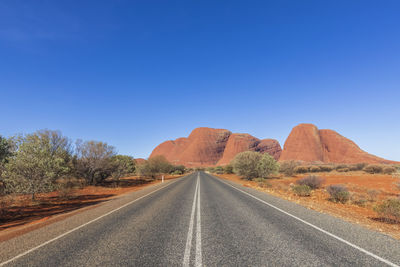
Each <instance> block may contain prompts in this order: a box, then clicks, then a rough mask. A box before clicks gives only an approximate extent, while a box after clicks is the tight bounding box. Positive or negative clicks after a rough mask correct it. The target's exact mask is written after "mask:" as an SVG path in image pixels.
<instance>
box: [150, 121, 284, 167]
mask: <svg viewBox="0 0 400 267" xmlns="http://www.w3.org/2000/svg"><path fill="white" fill-rule="evenodd" d="M248 150H251V151H259V152H261V153H269V154H271V155H272V156H274V157H275V158H276V159H278V158H279V155H280V153H281V150H282V149H281V146H280V144H279V142H278V141H276V140H273V139H265V140H260V139H258V138H255V137H253V136H251V135H249V134H232V133H231V132H230V131H228V130H224V129H212V128H206V127H201V128H197V129H194V130H193V131H192V133H191V134H190V135H189V137H188V138H178V139H176V140H173V141H172V140H170V141H166V142H164V143H162V144H160V145H159V146H157V147H156V148H155V149H154V150H153V152H152V153H151V155H150V157H154V156H156V155H163V156H165V157H166V159H167V160H168V161H170V162H171V163H173V164H183V165H185V166H188V167H197V166H214V165H226V164H229V162H230V161H231V160H232V159H233V158H234V157H235V156H236V154H237V153H240V152H243V151H248Z"/></svg>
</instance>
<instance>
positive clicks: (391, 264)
mask: <svg viewBox="0 0 400 267" xmlns="http://www.w3.org/2000/svg"><path fill="white" fill-rule="evenodd" d="M210 176H211V175H210ZM211 177H213V176H211ZM214 179H216V180H218V181H220V182H222V183H224V184H226V185H229V186H230V187H233V188H234V189H236V190H237V191H239V192H242V193H243V194H246V195H248V196H250V197H252V198H254V199H256V200H258V201H260V202H262V203H264V204H265V205H267V206H270V207H271V208H273V209H276V210H277V211H280V212H282V213H284V214H286V215H288V216H290V217H292V218H294V219H296V220H298V221H300V222H302V223H304V224H306V225H308V226H310V227H312V228H314V229H316V230H318V231H320V232H322V233H324V234H326V235H328V236H330V237H333V238H335V239H336V240H339V241H341V242H343V243H345V244H347V245H349V246H350V247H353V248H355V249H357V250H359V251H361V252H363V253H365V254H367V255H369V256H371V257H373V258H375V259H377V260H379V261H381V262H383V263H386V264H387V265H389V266H393V267H400V266H399V265H397V264H395V263H393V262H390V261H388V260H386V259H384V258H382V257H379V256H378V255H375V254H374V253H372V252H369V251H368V250H365V249H363V248H361V247H359V246H357V245H355V244H353V243H350V242H349V241H347V240H344V239H343V238H341V237H339V236H337V235H334V234H332V233H330V232H328V231H326V230H324V229H322V228H319V227H318V226H316V225H314V224H312V223H309V222H307V221H305V220H303V219H300V218H299V217H297V216H295V215H293V214H290V213H289V212H286V211H284V210H282V209H280V208H278V207H276V206H274V205H272V204H270V203H268V202H266V201H264V200H262V199H259V198H258V197H255V196H253V195H252V194H250V193H247V192H246V191H243V190H241V189H239V188H237V187H235V186H233V185H231V184H229V183H227V182H224V181H222V180H221V179H217V178H214Z"/></svg>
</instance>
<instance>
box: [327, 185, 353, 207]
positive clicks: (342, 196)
mask: <svg viewBox="0 0 400 267" xmlns="http://www.w3.org/2000/svg"><path fill="white" fill-rule="evenodd" d="M326 191H327V192H328V193H329V195H330V200H331V201H333V202H340V203H346V202H347V201H349V199H350V192H349V191H348V190H347V188H346V187H345V186H344V185H330V186H328V187H327V188H326Z"/></svg>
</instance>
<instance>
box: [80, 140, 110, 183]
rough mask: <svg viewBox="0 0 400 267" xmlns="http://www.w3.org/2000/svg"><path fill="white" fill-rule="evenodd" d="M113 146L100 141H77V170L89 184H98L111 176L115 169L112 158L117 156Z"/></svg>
mask: <svg viewBox="0 0 400 267" xmlns="http://www.w3.org/2000/svg"><path fill="white" fill-rule="evenodd" d="M116 154H117V153H116V151H115V148H114V147H113V146H110V145H108V144H106V143H103V142H98V141H86V142H83V141H81V140H78V141H77V142H76V158H75V161H74V163H75V164H74V165H75V170H76V173H77V175H78V176H80V177H83V178H84V179H85V180H86V183H87V184H90V185H97V184H99V183H101V182H103V181H104V180H105V179H106V178H108V177H110V176H111V174H112V173H113V171H114V167H115V166H114V165H113V161H112V158H113V157H114V156H116Z"/></svg>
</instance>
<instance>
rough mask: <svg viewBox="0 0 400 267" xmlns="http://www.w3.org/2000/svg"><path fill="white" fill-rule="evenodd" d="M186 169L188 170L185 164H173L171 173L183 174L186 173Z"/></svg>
mask: <svg viewBox="0 0 400 267" xmlns="http://www.w3.org/2000/svg"><path fill="white" fill-rule="evenodd" d="M185 170H186V168H185V166H183V165H173V166H172V168H171V171H170V173H171V174H177V175H181V174H184V173H185Z"/></svg>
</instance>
